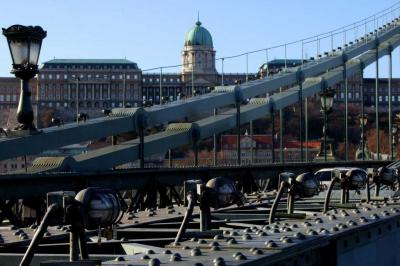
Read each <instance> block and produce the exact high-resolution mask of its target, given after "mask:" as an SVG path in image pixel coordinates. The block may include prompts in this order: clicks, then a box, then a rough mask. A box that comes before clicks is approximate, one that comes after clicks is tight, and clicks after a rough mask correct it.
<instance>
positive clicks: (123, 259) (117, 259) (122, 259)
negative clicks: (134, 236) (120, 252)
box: [115, 257, 125, 261]
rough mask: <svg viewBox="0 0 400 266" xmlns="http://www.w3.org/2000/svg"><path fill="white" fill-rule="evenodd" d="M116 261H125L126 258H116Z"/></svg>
mask: <svg viewBox="0 0 400 266" xmlns="http://www.w3.org/2000/svg"><path fill="white" fill-rule="evenodd" d="M115 261H125V258H124V257H116V258H115Z"/></svg>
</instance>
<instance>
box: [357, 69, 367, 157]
mask: <svg viewBox="0 0 400 266" xmlns="http://www.w3.org/2000/svg"><path fill="white" fill-rule="evenodd" d="M360 97H361V119H360V122H362V123H364V122H363V121H364V116H365V114H364V66H361V68H360ZM364 128H365V126H364V125H363V124H362V125H361V152H362V160H363V161H364V160H365V132H364ZM356 159H357V158H356Z"/></svg>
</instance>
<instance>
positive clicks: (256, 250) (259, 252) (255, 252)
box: [252, 248, 264, 255]
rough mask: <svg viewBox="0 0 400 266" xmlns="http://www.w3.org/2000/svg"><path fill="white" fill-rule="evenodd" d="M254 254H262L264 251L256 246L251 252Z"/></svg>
mask: <svg viewBox="0 0 400 266" xmlns="http://www.w3.org/2000/svg"><path fill="white" fill-rule="evenodd" d="M252 253H253V254H254V255H262V254H264V252H263V251H262V250H261V249H258V248H256V249H255V250H254V251H253V252H252Z"/></svg>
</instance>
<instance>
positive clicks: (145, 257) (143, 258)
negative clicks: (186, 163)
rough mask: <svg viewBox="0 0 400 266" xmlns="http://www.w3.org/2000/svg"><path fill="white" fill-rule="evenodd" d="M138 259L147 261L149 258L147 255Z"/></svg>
mask: <svg viewBox="0 0 400 266" xmlns="http://www.w3.org/2000/svg"><path fill="white" fill-rule="evenodd" d="M140 259H142V260H149V259H150V257H149V255H143V256H142V257H141V258H140Z"/></svg>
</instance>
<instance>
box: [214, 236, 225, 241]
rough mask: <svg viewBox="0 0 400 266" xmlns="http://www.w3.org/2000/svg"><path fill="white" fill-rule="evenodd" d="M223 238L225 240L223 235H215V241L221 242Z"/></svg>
mask: <svg viewBox="0 0 400 266" xmlns="http://www.w3.org/2000/svg"><path fill="white" fill-rule="evenodd" d="M223 238H224V236H223V235H215V236H214V239H215V240H221V239H223Z"/></svg>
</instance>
